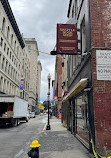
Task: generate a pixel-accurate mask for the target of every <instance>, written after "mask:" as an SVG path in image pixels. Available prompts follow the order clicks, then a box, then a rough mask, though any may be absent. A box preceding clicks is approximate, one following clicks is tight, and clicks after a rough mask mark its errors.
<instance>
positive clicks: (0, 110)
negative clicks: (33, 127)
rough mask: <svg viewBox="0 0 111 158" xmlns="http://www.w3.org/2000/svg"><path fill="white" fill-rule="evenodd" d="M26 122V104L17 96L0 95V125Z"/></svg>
mask: <svg viewBox="0 0 111 158" xmlns="http://www.w3.org/2000/svg"><path fill="white" fill-rule="evenodd" d="M20 120H25V121H26V122H28V102H27V101H26V100H24V99H21V98H19V97H17V96H7V95H0V123H3V124H4V125H5V124H7V123H9V124H12V125H18V124H19V122H20Z"/></svg>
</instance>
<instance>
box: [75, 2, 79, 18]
mask: <svg viewBox="0 0 111 158" xmlns="http://www.w3.org/2000/svg"><path fill="white" fill-rule="evenodd" d="M77 12H78V8H77V0H75V18H76V17H77Z"/></svg>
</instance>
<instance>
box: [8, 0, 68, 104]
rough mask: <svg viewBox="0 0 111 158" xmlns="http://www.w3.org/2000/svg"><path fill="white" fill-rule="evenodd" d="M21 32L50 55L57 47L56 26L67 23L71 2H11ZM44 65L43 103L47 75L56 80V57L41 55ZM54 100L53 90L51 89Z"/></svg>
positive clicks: (65, 0) (48, 0)
mask: <svg viewBox="0 0 111 158" xmlns="http://www.w3.org/2000/svg"><path fill="white" fill-rule="evenodd" d="M9 2H10V5H11V8H12V11H13V13H14V16H15V19H16V21H17V24H18V27H19V29H20V32H21V33H23V34H24V37H26V38H36V40H37V44H38V48H39V51H41V52H45V53H49V54H50V51H51V50H52V49H53V48H54V47H55V45H56V25H57V23H66V21H67V11H68V5H69V0H56V1H52V0H31V1H30V0H9ZM38 59H39V60H40V61H41V63H42V76H41V77H42V81H41V101H44V100H47V91H48V83H47V75H48V73H49V72H50V74H51V78H52V79H54V68H55V57H54V56H49V55H46V54H43V53H39V58H38ZM51 98H52V88H51Z"/></svg>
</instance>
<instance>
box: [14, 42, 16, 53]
mask: <svg viewBox="0 0 111 158" xmlns="http://www.w3.org/2000/svg"><path fill="white" fill-rule="evenodd" d="M15 49H16V41H15V45H14V51H15Z"/></svg>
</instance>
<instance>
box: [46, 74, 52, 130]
mask: <svg viewBox="0 0 111 158" xmlns="http://www.w3.org/2000/svg"><path fill="white" fill-rule="evenodd" d="M47 79H48V93H47V96H48V123H47V128H46V130H50V122H49V100H50V80H51V76H50V74H48V76H47Z"/></svg>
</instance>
